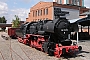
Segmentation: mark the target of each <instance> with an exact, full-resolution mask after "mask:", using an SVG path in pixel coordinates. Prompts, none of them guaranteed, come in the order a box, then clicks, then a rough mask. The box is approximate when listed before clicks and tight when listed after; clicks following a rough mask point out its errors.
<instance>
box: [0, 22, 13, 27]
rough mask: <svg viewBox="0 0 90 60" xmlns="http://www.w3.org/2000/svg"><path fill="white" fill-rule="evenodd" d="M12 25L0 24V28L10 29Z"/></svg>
mask: <svg viewBox="0 0 90 60" xmlns="http://www.w3.org/2000/svg"><path fill="white" fill-rule="evenodd" d="M11 26H12V24H5V23H0V27H11Z"/></svg>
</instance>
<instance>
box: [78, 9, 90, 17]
mask: <svg viewBox="0 0 90 60" xmlns="http://www.w3.org/2000/svg"><path fill="white" fill-rule="evenodd" d="M80 15H81V16H82V15H90V10H89V11H87V12H85V13H82V14H80Z"/></svg>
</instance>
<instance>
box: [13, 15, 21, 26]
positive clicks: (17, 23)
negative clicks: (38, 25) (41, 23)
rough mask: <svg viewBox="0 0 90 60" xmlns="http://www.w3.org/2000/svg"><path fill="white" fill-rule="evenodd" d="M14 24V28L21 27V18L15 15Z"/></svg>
mask: <svg viewBox="0 0 90 60" xmlns="http://www.w3.org/2000/svg"><path fill="white" fill-rule="evenodd" d="M12 24H13V26H12V27H13V28H17V27H19V25H20V18H19V17H18V16H16V15H15V19H13V21H12Z"/></svg>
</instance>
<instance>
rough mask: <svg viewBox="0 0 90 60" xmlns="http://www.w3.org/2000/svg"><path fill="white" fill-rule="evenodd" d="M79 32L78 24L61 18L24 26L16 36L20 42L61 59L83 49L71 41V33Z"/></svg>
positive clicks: (29, 23) (17, 31) (18, 30)
mask: <svg viewBox="0 0 90 60" xmlns="http://www.w3.org/2000/svg"><path fill="white" fill-rule="evenodd" d="M77 31H78V25H77V24H76V23H70V22H69V21H68V20H67V19H66V18H62V17H60V18H58V19H55V20H42V21H37V22H35V21H33V22H28V23H25V24H22V25H21V27H20V29H17V30H16V35H17V36H18V41H19V42H21V43H24V44H28V45H30V46H31V47H34V48H36V49H39V50H41V51H43V52H45V53H48V54H49V55H54V56H56V57H58V58H59V57H60V56H61V55H63V54H74V53H76V52H77V51H78V50H81V49H82V48H81V46H78V45H77V44H75V43H74V44H73V43H72V41H71V39H70V34H71V32H77Z"/></svg>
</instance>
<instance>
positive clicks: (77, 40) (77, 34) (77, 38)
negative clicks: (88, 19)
mask: <svg viewBox="0 0 90 60" xmlns="http://www.w3.org/2000/svg"><path fill="white" fill-rule="evenodd" d="M77 44H78V32H77Z"/></svg>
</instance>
